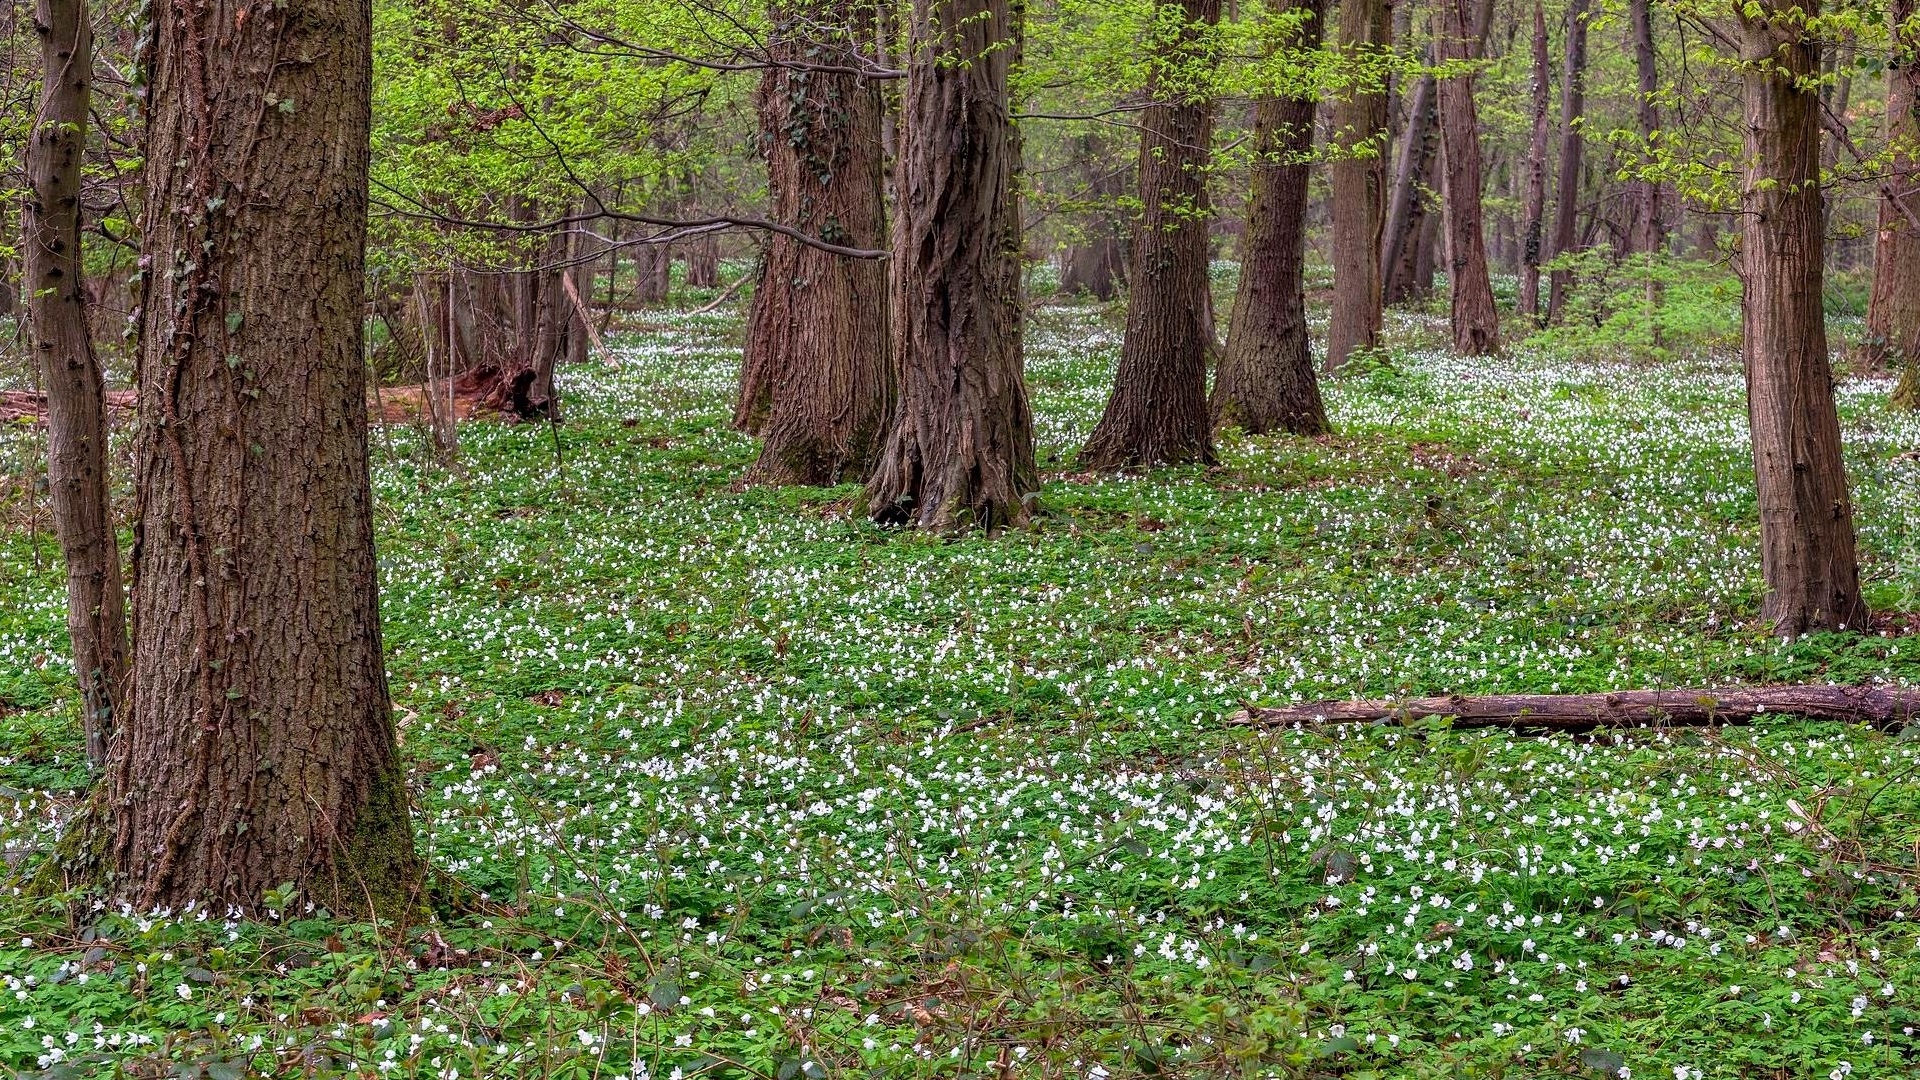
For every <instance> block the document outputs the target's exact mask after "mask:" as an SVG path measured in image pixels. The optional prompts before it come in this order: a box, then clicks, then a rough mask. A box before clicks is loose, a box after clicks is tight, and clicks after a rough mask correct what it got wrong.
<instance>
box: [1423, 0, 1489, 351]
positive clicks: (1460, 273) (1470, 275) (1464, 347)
mask: <svg viewBox="0 0 1920 1080" xmlns="http://www.w3.org/2000/svg"><path fill="white" fill-rule="evenodd" d="M1466 3H1467V0H1441V3H1440V10H1439V12H1438V13H1437V18H1438V19H1439V32H1438V33H1437V34H1436V36H1435V44H1436V51H1437V53H1438V55H1439V57H1440V59H1441V61H1442V62H1443V63H1446V62H1464V61H1468V60H1473V59H1476V58H1478V56H1479V54H1480V42H1479V39H1478V37H1477V36H1476V35H1475V34H1474V32H1473V27H1471V26H1470V25H1469V24H1470V21H1473V20H1469V19H1468V17H1467V11H1466ZM1440 141H1441V145H1442V146H1443V148H1444V149H1443V158H1444V160H1445V162H1446V170H1447V205H1446V230H1447V257H1448V271H1447V284H1448V289H1449V291H1450V292H1451V293H1452V320H1451V322H1452V327H1453V351H1454V352H1456V353H1460V354H1461V355H1463V356H1487V355H1489V354H1492V353H1497V352H1499V351H1500V313H1499V312H1498V311H1497V310H1495V309H1494V306H1493V281H1492V279H1491V278H1490V277H1489V276H1488V274H1487V243H1486V232H1485V224H1484V221H1483V218H1482V215H1481V212H1480V122H1479V119H1478V118H1477V116H1476V113H1475V110H1474V106H1473V78H1472V77H1471V76H1470V75H1456V76H1453V77H1451V78H1447V79H1443V80H1441V82H1440Z"/></svg>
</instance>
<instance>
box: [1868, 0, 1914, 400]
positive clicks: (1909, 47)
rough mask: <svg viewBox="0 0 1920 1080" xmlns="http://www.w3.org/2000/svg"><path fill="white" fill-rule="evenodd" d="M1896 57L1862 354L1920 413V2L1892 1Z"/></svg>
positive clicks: (1889, 89)
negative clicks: (1889, 374)
mask: <svg viewBox="0 0 1920 1080" xmlns="http://www.w3.org/2000/svg"><path fill="white" fill-rule="evenodd" d="M1888 17H1889V21H1890V22H1891V24H1892V36H1893V43H1894V44H1893V53H1894V55H1893V57H1892V62H1891V63H1889V64H1888V65H1887V121H1886V122H1887V149H1888V152H1889V155H1890V157H1891V161H1890V162H1889V169H1888V176H1887V178H1886V183H1885V185H1884V186H1883V187H1882V189H1881V194H1880V207H1879V215H1880V216H1879V222H1878V225H1879V227H1878V229H1877V230H1876V231H1875V234H1874V243H1873V293H1872V296H1871V298H1870V299H1869V300H1868V303H1867V333H1866V338H1865V340H1864V341H1863V342H1862V345H1861V351H1862V353H1863V354H1864V359H1866V360H1867V361H1868V362H1869V363H1882V364H1893V365H1896V366H1897V367H1898V368H1899V369H1900V382H1899V384H1898V385H1897V386H1896V387H1895V388H1894V394H1893V401H1894V404H1896V405H1898V406H1901V407H1903V408H1908V409H1914V408H1920V230H1916V229H1915V228H1914V226H1913V224H1912V221H1911V220H1910V218H1912V217H1916V216H1920V117H1916V116H1915V113H1914V110H1915V109H1920V93H1916V91H1917V90H1920V26H1916V25H1914V23H1915V3H1914V0H1892V2H1891V3H1890V4H1889V6H1888Z"/></svg>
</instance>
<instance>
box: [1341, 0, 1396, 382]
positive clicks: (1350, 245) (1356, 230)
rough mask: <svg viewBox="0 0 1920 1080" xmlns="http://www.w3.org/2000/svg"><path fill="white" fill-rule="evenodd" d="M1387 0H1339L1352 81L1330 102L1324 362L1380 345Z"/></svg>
mask: <svg viewBox="0 0 1920 1080" xmlns="http://www.w3.org/2000/svg"><path fill="white" fill-rule="evenodd" d="M1389 37H1390V32H1389V27H1388V5H1387V3H1386V0H1349V2H1348V3H1343V4H1341V5H1340V36H1339V42H1340V52H1341V59H1342V63H1343V64H1345V65H1346V67H1347V69H1348V72H1349V74H1350V75H1351V76H1352V77H1353V79H1354V80H1355V81H1354V82H1353V83H1352V84H1351V85H1349V86H1348V87H1347V88H1346V89H1345V90H1343V91H1342V92H1341V95H1340V97H1338V98H1337V99H1336V100H1335V101H1334V105H1333V136H1332V142H1333V151H1334V153H1333V161H1332V163H1331V164H1330V165H1329V166H1328V169H1327V172H1328V174H1329V176H1330V177H1331V179H1332V187H1333V192H1332V211H1333V310H1332V313H1331V317H1330V320H1329V322H1328V325H1327V366H1328V368H1330V369H1337V368H1339V367H1340V366H1341V365H1342V364H1344V363H1346V362H1347V357H1348V356H1350V355H1351V354H1352V353H1354V352H1355V351H1357V350H1368V349H1376V348H1379V346H1380V317H1381V313H1380V303H1381V298H1382V291H1381V281H1380V238H1381V234H1382V232H1383V231H1384V227H1385V224H1386V220H1385V219H1386V156H1385V150H1386V148H1385V147H1384V146H1383V145H1382V144H1383V142H1384V139H1385V133H1386V127H1387V95H1386V88H1385V85H1384V82H1383V80H1382V78H1381V77H1379V76H1378V75H1377V73H1375V71H1374V68H1375V67H1376V65H1377V63H1378V61H1379V59H1380V57H1381V56H1383V55H1384V54H1385V53H1386V52H1387V50H1388V49H1389V48H1390V47H1391V45H1392V42H1391V41H1390V40H1389Z"/></svg>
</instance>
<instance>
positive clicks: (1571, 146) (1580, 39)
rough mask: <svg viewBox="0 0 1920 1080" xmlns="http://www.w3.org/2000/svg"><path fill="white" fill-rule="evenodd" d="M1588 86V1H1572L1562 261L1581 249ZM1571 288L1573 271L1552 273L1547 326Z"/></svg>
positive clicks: (1559, 243) (1558, 216)
mask: <svg viewBox="0 0 1920 1080" xmlns="http://www.w3.org/2000/svg"><path fill="white" fill-rule="evenodd" d="M1586 82H1587V0H1570V2H1569V3H1568V4H1567V62H1566V67H1565V68H1564V75H1563V78H1562V80H1561V84H1560V175H1559V177H1558V180H1559V184H1560V187H1559V190H1558V191H1556V192H1555V193H1554V207H1553V247H1552V254H1551V255H1550V258H1559V257H1560V256H1562V255H1565V254H1567V253H1568V252H1570V251H1572V250H1574V248H1575V247H1577V246H1578V245H1579V239H1578V235H1577V223H1576V222H1577V218H1578V216H1579V212H1580V162H1581V157H1582V154H1583V152H1584V141H1583V138H1582V135H1581V128H1580V119H1581V116H1582V114H1583V113H1584V112H1585V111H1586ZM1572 288H1573V271H1571V270H1565V269H1562V270H1555V271H1553V274H1552V276H1551V277H1550V278H1549V279H1548V293H1547V321H1548V322H1552V323H1557V322H1559V321H1560V314H1561V312H1563V311H1564V310H1566V305H1567V292H1568V290H1570V289H1572Z"/></svg>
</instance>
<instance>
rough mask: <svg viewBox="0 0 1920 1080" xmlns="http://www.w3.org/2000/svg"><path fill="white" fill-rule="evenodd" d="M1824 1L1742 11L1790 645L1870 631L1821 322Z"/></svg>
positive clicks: (1753, 353) (1766, 545)
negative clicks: (1793, 638)
mask: <svg viewBox="0 0 1920 1080" xmlns="http://www.w3.org/2000/svg"><path fill="white" fill-rule="evenodd" d="M1818 13H1819V6H1818V3H1817V2H1816V0H1759V4H1758V7H1757V9H1746V10H1743V11H1741V13H1740V14H1739V17H1738V24H1737V25H1738V34H1739V38H1738V42H1739V49H1740V60H1741V85H1742V95H1743V98H1744V100H1745V113H1746V122H1745V125H1744V128H1745V137H1744V143H1745V146H1744V150H1745V157H1746V161H1747V164H1746V173H1745V177H1744V182H1743V183H1742V186H1741V195H1740V210H1741V219H1742V222H1743V235H1742V237H1741V253H1740V259H1741V274H1740V277H1741V284H1742V286H1743V295H1742V298H1741V308H1742V312H1743V319H1744V326H1743V330H1744V343H1743V349H1742V351H1743V359H1744V361H1745V367H1746V375H1747V413H1748V418H1749V422H1750V425H1751V429H1752V436H1753V461H1754V474H1755V478H1756V480H1757V483H1758V487H1759V495H1760V553H1761V565H1762V567H1763V569H1764V572H1765V575H1766V582H1767V596H1766V602H1765V604H1764V606H1763V607H1762V616H1763V617H1764V618H1765V619H1766V621H1767V622H1768V623H1770V624H1771V625H1772V627H1773V631H1774V632H1775V633H1776V634H1779V635H1782V636H1790V635H1797V634H1801V633H1804V632H1806V631H1808V630H1834V629H1842V628H1850V629H1855V630H1858V629H1861V628H1863V627H1865V625H1866V623H1867V606H1866V603H1865V601H1864V600H1863V599H1862V598H1861V595H1860V573H1859V565H1858V560H1857V557H1856V555H1855V550H1854V532H1853V510H1852V504H1851V502H1850V500H1849V499H1848V496H1847V476H1846V470H1845V468H1844V467H1843V465H1842V463H1841V457H1840V419H1839V414H1838V412H1837V410H1836V409H1835V407H1834V400H1833V371H1832V369H1831V367H1830V366H1829V364H1828V360H1827V331H1826V320H1825V317H1824V313H1823V312H1822V310H1821V297H1822V285H1823V282H1822V275H1823V261H1824V243H1825V240H1824V235H1823V232H1822V229H1821V221H1822V212H1821V202H1822V198H1821V191H1820V113H1819V109H1820V102H1819V97H1818V92H1817V91H1816V90H1814V89H1813V88H1812V86H1813V84H1814V82H1815V79H1814V76H1815V75H1816V74H1817V72H1818V71H1819V43H1818V39H1817V38H1815V37H1814V36H1813V35H1812V34H1810V33H1808V32H1807V30H1806V22H1807V20H1808V19H1810V18H1812V17H1814V16H1816V15H1818Z"/></svg>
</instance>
